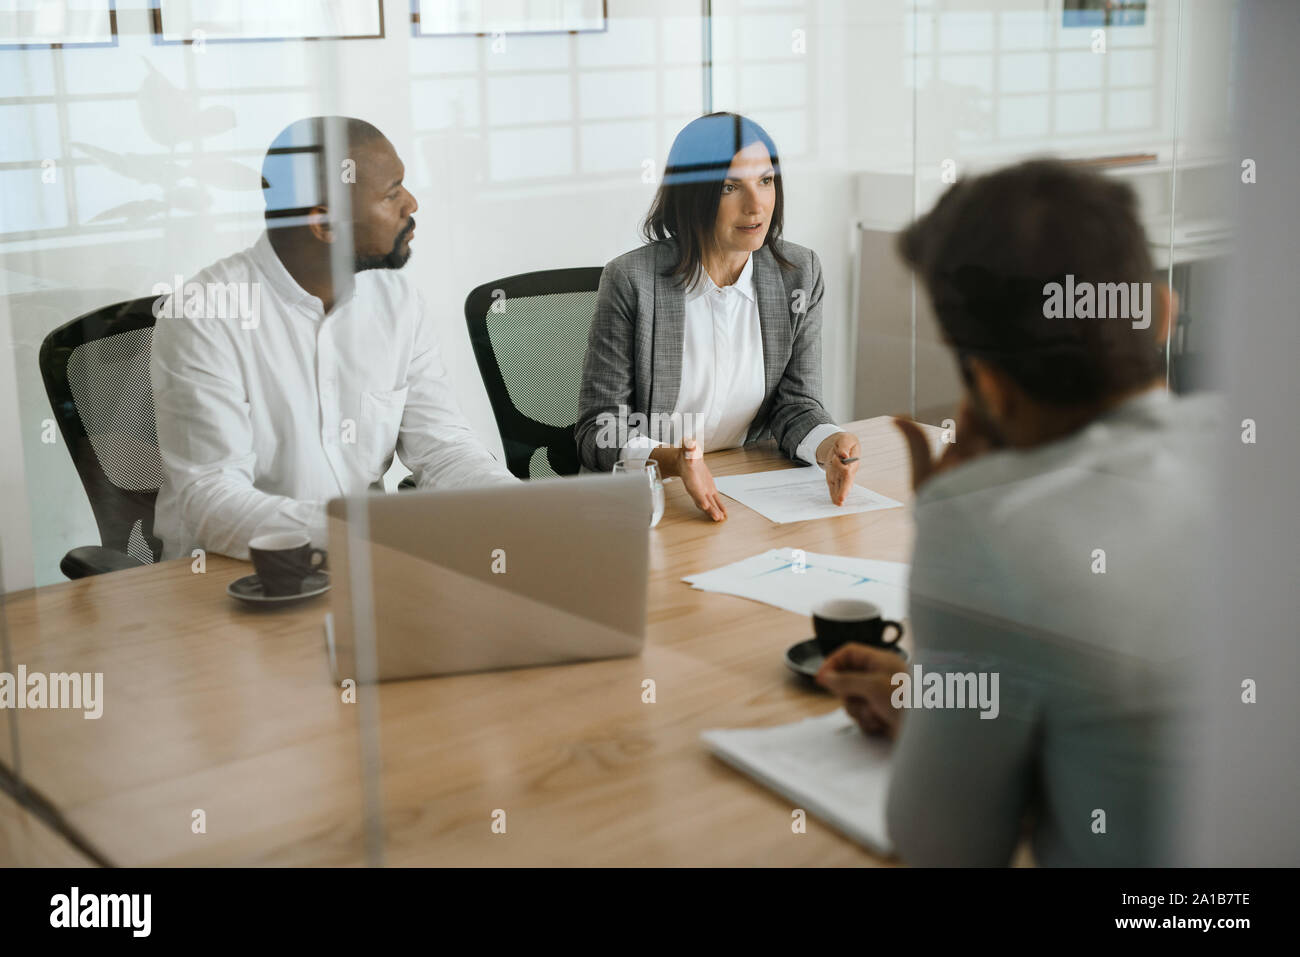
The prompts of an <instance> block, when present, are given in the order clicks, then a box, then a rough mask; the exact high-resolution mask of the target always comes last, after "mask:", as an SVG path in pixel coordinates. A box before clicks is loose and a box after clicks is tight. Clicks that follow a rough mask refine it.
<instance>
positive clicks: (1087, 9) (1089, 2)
mask: <svg viewBox="0 0 1300 957" xmlns="http://www.w3.org/2000/svg"><path fill="white" fill-rule="evenodd" d="M1146 22H1147V0H1065V7H1064V9H1063V11H1062V17H1061V26H1063V27H1140V26H1143V25H1144V24H1145V23H1146Z"/></svg>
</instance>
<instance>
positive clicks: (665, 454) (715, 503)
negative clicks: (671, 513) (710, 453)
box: [650, 439, 727, 522]
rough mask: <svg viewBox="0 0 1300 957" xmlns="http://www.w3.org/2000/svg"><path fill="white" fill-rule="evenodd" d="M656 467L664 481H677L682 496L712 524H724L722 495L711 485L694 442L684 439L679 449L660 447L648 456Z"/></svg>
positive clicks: (725, 512) (711, 480) (708, 474)
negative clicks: (683, 493) (687, 498)
mask: <svg viewBox="0 0 1300 957" xmlns="http://www.w3.org/2000/svg"><path fill="white" fill-rule="evenodd" d="M650 457H651V458H653V459H654V460H655V461H656V462H657V463H658V464H659V472H660V474H661V475H662V476H663V477H664V478H673V477H676V478H680V479H681V480H682V485H684V486H685V487H686V493H687V494H688V495H690V497H691V501H693V502H694V503H695V504H696V505H697V506H698V507H699V509H700V511H701V512H703V513H704V514H705V515H707V516H709V518H711V519H713V520H714V521H715V522H725V521H726V520H727V509H726V506H725V505H723V504H722V494H721V493H720V492H719V491H718V487H717V486H716V485H715V484H714V483H713V473H711V472H710V471H709V467H708V466H707V465H705V464H704V452H703V451H702V450H701V449H700V447H699V446H698V445H697V444H696V442H695V440H694V439H687V440H686V441H685V442H683V443H682V445H681V446H680V447H677V446H669V445H661V446H659V447H658V448H656V449H655V450H654V451H653V452H651V453H650Z"/></svg>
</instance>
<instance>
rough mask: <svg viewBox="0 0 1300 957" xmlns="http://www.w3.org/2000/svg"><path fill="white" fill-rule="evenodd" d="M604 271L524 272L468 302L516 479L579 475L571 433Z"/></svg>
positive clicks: (473, 335)
mask: <svg viewBox="0 0 1300 957" xmlns="http://www.w3.org/2000/svg"><path fill="white" fill-rule="evenodd" d="M601 272H602V270H601V268H600V267H599V266H592V267H582V268H577V269H549V270H545V271H542V272H530V273H524V274H523V275H519V276H510V277H508V278H506V279H498V280H497V281H496V282H489V283H484V284H483V285H482V286H479V287H478V288H477V289H475V290H474V291H473V292H471V293H470V294H469V296H468V298H466V300H465V321H466V323H468V324H469V341H470V343H471V344H472V345H473V346H474V356H475V358H476V359H477V360H478V367H479V372H481V373H482V375H483V384H484V385H485V386H486V387H487V393H488V398H489V399H490V400H491V402H492V412H493V414H494V415H495V416H496V420H497V427H498V428H499V429H500V430H501V444H502V446H503V447H504V448H505V453H506V467H507V468H509V469H510V471H511V472H513V473H514V474H515V475H517V476H518V477H519V478H522V479H528V478H537V477H539V476H546V475H574V474H576V473H577V471H578V464H579V463H578V446H577V443H576V442H575V441H574V437H573V436H574V433H573V427H574V426H575V425H576V424H577V421H578V393H579V391H580V390H581V388H582V362H583V359H584V358H586V355H587V332H588V330H589V329H590V327H591V321H592V319H594V318H595V316H596V289H597V287H598V286H599V285H600V274H601Z"/></svg>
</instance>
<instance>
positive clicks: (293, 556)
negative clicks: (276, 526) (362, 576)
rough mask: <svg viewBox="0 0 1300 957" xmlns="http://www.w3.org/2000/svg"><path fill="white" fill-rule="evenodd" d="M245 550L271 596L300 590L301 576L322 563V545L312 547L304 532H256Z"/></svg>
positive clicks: (323, 556) (295, 593)
mask: <svg viewBox="0 0 1300 957" xmlns="http://www.w3.org/2000/svg"><path fill="white" fill-rule="evenodd" d="M248 554H249V555H250V556H251V557H252V559H253V568H255V569H256V570H257V578H258V580H259V581H260V582H261V583H262V591H263V592H264V593H265V594H266V595H267V597H270V598H280V597H283V596H285V595H297V594H299V593H301V592H302V583H303V580H304V579H305V578H306V577H307V576H308V575H310V574H312V573H313V572H317V571H319V570H320V569H322V568H324V567H325V551H324V549H320V548H312V547H311V539H310V538H309V537H308V536H307V535H306V533H304V532H276V533H273V534H270V535H258V536H257V537H256V538H254V539H253V540H252V541H251V542H249V543H248Z"/></svg>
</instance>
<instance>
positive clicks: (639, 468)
mask: <svg viewBox="0 0 1300 957" xmlns="http://www.w3.org/2000/svg"><path fill="white" fill-rule="evenodd" d="M635 472H644V473H645V476H646V481H647V482H649V483H650V501H651V503H652V505H653V511H652V512H651V515H650V527H651V528H654V527H655V526H656V525H658V524H659V519H661V518H663V517H664V483H663V480H662V479H661V478H660V477H659V463H658V462H656V461H655V460H654V459H651V458H646V459H640V460H636V459H633V460H628V459H619V460H618V461H617V462H615V463H614V474H615V475H624V474H628V473H635Z"/></svg>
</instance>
